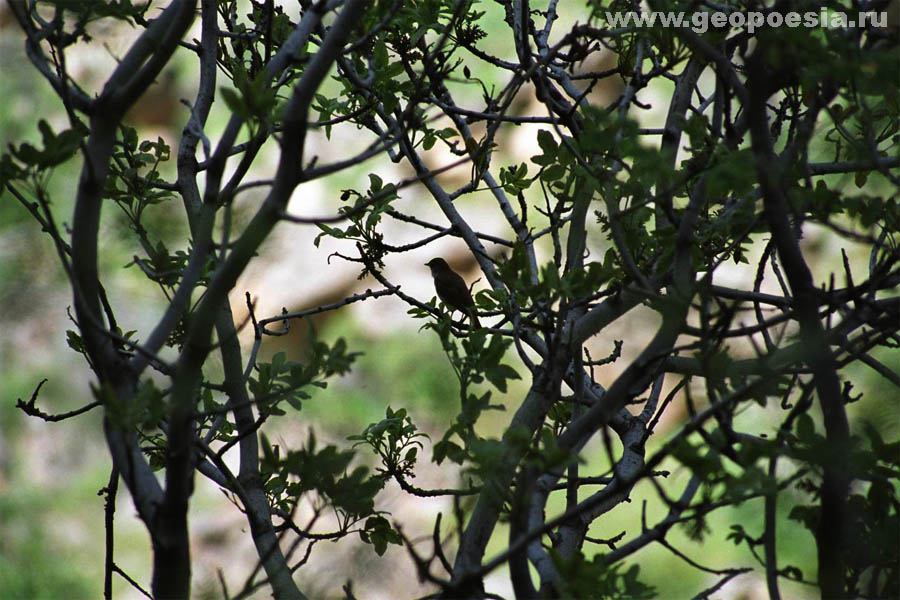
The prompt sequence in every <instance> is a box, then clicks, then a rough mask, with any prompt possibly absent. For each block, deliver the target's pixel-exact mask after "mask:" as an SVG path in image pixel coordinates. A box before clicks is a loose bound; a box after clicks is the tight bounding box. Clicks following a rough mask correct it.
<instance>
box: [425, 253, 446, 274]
mask: <svg viewBox="0 0 900 600" xmlns="http://www.w3.org/2000/svg"><path fill="white" fill-rule="evenodd" d="M425 266H426V267H428V268H429V269H431V272H432V273H434V272H436V271H449V270H450V265H448V264H447V261H446V260H444V259H443V258H440V257H438V258H432V259H431V260H429V261H428V262H427V263H425Z"/></svg>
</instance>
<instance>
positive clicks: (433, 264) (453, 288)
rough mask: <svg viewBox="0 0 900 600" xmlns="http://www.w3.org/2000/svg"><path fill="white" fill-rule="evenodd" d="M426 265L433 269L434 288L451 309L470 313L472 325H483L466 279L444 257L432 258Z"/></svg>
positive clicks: (474, 326)
mask: <svg viewBox="0 0 900 600" xmlns="http://www.w3.org/2000/svg"><path fill="white" fill-rule="evenodd" d="M425 266H426V267H428V268H429V269H431V276H432V277H433V278H434V290H435V291H436V292H437V295H438V298H440V299H441V300H442V301H443V303H444V304H446V305H447V306H449V307H450V309H451V310H459V311H462V312H463V313H465V314H466V315H468V317H469V320H470V322H471V323H472V327H473V328H476V327H479V328H480V327H481V323H479V322H478V315H477V314H475V302H474V301H473V300H472V294H471V292H469V288H468V287H467V286H466V282H465V280H464V279H463V278H462V277H460V276H459V274H457V273H456V272H455V271H454V270H453V269H451V268H450V265H448V264H447V261H446V260H444V259H443V258H432V259H431V260H429V261H428V262H427V263H425Z"/></svg>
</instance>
